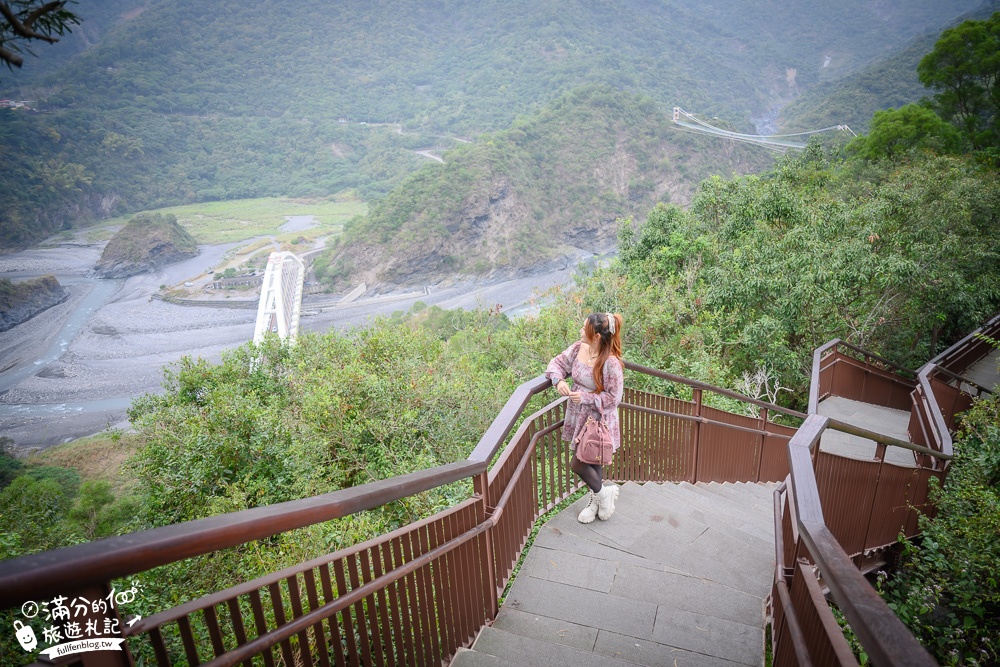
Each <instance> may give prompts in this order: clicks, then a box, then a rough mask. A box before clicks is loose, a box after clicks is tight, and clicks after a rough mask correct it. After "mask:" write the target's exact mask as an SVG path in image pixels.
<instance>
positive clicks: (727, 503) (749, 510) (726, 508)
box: [662, 482, 770, 528]
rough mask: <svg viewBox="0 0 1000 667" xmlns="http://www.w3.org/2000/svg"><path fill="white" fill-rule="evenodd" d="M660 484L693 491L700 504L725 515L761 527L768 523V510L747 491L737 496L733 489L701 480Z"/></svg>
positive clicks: (668, 487) (765, 526) (665, 486)
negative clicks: (713, 486)
mask: <svg viewBox="0 0 1000 667" xmlns="http://www.w3.org/2000/svg"><path fill="white" fill-rule="evenodd" d="M662 486H663V488H665V489H668V490H670V489H671V488H675V489H677V490H685V491H690V492H693V493H694V494H695V496H694V497H695V498H696V499H697V502H699V503H701V505H702V506H704V507H707V508H709V509H711V510H713V511H714V510H719V511H720V512H721V513H723V514H724V515H726V516H734V517H739V518H742V519H743V520H744V522H749V523H752V524H756V525H759V526H761V527H763V528H767V526H768V525H769V516H770V512H769V511H766V510H764V509H763V508H762V507H760V506H759V502H758V498H756V497H755V496H753V495H751V494H750V493H748V492H747V491H744V492H743V493H744V494H746V495H743V496H738V495H736V493H738V492H736V491H735V490H728V489H722V488H721V485H718V486H719V487H720V488H718V489H713V488H712V487H710V486H709V485H708V484H704V483H701V482H699V483H698V485H694V484H689V483H687V482H681V483H680V484H677V485H675V486H673V487H671V486H670V485H667V484H663V485H662ZM734 501H735V502H734Z"/></svg>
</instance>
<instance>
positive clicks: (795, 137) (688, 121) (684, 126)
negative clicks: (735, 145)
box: [674, 107, 858, 152]
mask: <svg viewBox="0 0 1000 667" xmlns="http://www.w3.org/2000/svg"><path fill="white" fill-rule="evenodd" d="M674 123H675V124H676V125H677V126H678V129H680V130H683V131H686V132H695V133H697V134H713V135H715V136H717V137H725V138H726V139H731V140H733V141H741V142H744V143H749V144H757V145H758V146H764V147H765V148H768V149H770V150H774V151H780V152H785V151H787V150H802V149H803V148H805V147H806V144H805V141H808V137H810V136H812V135H814V134H822V133H824V132H850V133H851V135H853V136H858V135H856V134H855V133H854V131H853V130H851V128H849V127H848V126H846V125H831V126H830V127H824V128H823V129H820V130H809V131H808V132H795V133H792V134H743V133H741V132H733V131H731V130H723V129H721V128H718V127H715V126H713V125H710V124H709V123H706V122H705V121H703V120H702V119H700V118H698V117H697V116H695V115H694V114H691V113H688V112H687V111H684V109H681V108H680V107H674Z"/></svg>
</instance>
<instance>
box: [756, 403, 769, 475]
mask: <svg viewBox="0 0 1000 667" xmlns="http://www.w3.org/2000/svg"><path fill="white" fill-rule="evenodd" d="M760 430H761V434H760V449H759V450H757V477H756V478H754V482H756V483H758V484H759V483H760V469H761V467H762V466H763V465H764V443H766V442H767V408H761V409H760Z"/></svg>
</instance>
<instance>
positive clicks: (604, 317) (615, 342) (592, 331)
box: [583, 313, 624, 392]
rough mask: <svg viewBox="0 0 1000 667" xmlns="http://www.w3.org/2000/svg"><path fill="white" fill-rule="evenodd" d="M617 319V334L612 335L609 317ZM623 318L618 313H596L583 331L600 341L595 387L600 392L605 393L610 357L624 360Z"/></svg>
mask: <svg viewBox="0 0 1000 667" xmlns="http://www.w3.org/2000/svg"><path fill="white" fill-rule="evenodd" d="M609 316H610V317H613V318H615V327H614V328H615V332H614V333H611V326H610V323H609V322H608V317H609ZM623 323H624V320H622V316H621V315H619V314H618V313H594V314H592V315H590V316H589V317H588V318H587V322H586V324H584V325H583V330H584V332H585V333H586V334H587V337H588V338H590V339H593V338H594V337H595V336H596V337H597V338H598V339H599V341H600V342H599V343H598V347H597V361H595V362H594V386H595V388H596V390H597V391H598V392H602V391H604V362H606V361H607V360H608V357H612V356H613V357H618V360H619V361H621V358H622V324H623Z"/></svg>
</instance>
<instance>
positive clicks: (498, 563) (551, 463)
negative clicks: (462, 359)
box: [0, 363, 804, 665]
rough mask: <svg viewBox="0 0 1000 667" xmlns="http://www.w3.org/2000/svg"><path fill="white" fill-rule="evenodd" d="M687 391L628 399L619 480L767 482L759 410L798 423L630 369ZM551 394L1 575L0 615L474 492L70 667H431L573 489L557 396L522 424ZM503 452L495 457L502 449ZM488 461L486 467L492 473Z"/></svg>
mask: <svg viewBox="0 0 1000 667" xmlns="http://www.w3.org/2000/svg"><path fill="white" fill-rule="evenodd" d="M626 367H627V368H628V369H629V370H630V371H632V372H639V373H648V374H650V375H653V376H656V377H658V378H660V379H662V380H666V381H668V382H673V383H677V384H680V385H684V386H686V387H687V390H688V391H690V393H691V395H692V400H690V401H686V400H681V399H676V398H667V397H664V396H658V395H655V394H652V393H648V392H641V391H636V390H627V391H626V395H625V401H624V402H623V404H622V405H621V408H620V416H621V424H622V448H621V449H620V450H619V452H618V455H616V457H615V462H614V464H613V465H612V466H609V467H608V469H607V471H606V476H607V477H608V478H609V479H616V480H620V481H624V480H635V481H652V480H655V481H666V480H688V481H692V482H695V481H735V480H741V481H776V480H780V479H782V478H784V477H785V476H786V475H787V472H788V467H787V461H786V460H784V457H783V456H782V453H783V451H784V448H785V443H786V442H787V441H788V439H789V438H790V437H791V436H792V434H793V433H794V432H795V429H793V428H791V427H788V426H782V425H778V424H774V423H772V422H770V421H769V420H768V413H769V412H770V413H784V414H787V415H789V416H793V417H799V418H801V417H802V416H804V415H802V414H801V413H797V412H795V411H791V410H786V409H784V408H781V407H779V406H774V405H770V404H767V403H765V402H762V401H758V400H755V399H751V398H749V397H745V396H741V395H740V394H737V393H735V392H731V391H729V390H726V389H721V388H717V387H712V386H711V385H707V384H704V383H700V382H696V381H692V380H687V379H685V378H682V377H679V376H674V375H670V374H667V373H662V372H660V371H655V370H653V369H647V368H645V367H642V366H638V365H635V364H628V363H627V364H626ZM549 386H550V383H549V382H548V380H546V379H545V378H544V377H539V378H535V379H534V380H531V381H529V382H526V383H524V384H523V385H521V386H520V387H518V388H517V390H515V392H514V394H513V395H512V396H511V398H510V399H509V400H508V401H507V403H506V405H505V406H504V408H503V409H502V410H501V412H500V414H498V415H497V417H496V418H495V419H494V421H493V423H492V425H491V426H490V428H489V429H488V430H487V432H486V433H485V434H484V435H483V437H482V438H481V440H480V442H479V444H478V445H477V446H476V448H475V449H474V450H473V452H472V454H471V455H470V456H469V458H468V459H467V460H466V461H461V462H457V463H451V464H447V465H443V466H439V467H437V468H432V469H429V470H423V471H419V472H415V473H411V474H408V475H403V476H401V477H397V478H394V479H390V480H383V481H379V482H374V483H371V484H366V485H364V486H360V487H355V488H352V489H344V490H341V491H336V492H333V493H328V494H324V495H321V496H317V497H314V498H307V499H303V500H298V501H292V502H287V503H280V504H277V505H273V506H269V507H261V508H256V509H251V510H245V511H242V512H236V513H233V514H228V515H222V516H216V517H211V518H208V519H202V520H198V521H191V522H187V523H184V524H178V525H174V526H166V527H163V528H158V529H154V530H150V531H145V532H142V533H137V534H133V535H124V536H121V537H115V538H110V539H106V540H100V541H97V542H92V543H88V544H82V545H77V546H74V547H69V548H66V549H60V550H56V551H52V552H46V553H43V554H36V555H33V556H27V557H23V558H18V559H15V560H11V561H6V562H4V563H3V564H2V565H0V604H2V606H3V607H4V608H8V607H12V606H13V607H16V606H17V605H20V604H21V603H22V602H23V601H24V600H25V599H26V598H28V597H33V598H35V599H44V598H46V597H49V596H54V595H64V596H68V597H71V598H72V597H74V596H80V595H83V596H87V597H88V598H89V599H93V598H101V597H103V596H105V595H107V593H108V592H109V587H110V583H109V582H111V581H112V580H114V579H117V578H121V577H127V576H128V575H131V574H135V573H138V572H142V571H146V570H149V569H151V568H153V567H157V566H159V565H164V564H167V563H172V562H175V561H179V560H183V559H187V558H192V557H195V556H199V555H203V554H211V553H214V552H216V551H219V550H221V549H225V548H228V547H232V546H236V545H239V544H243V543H246V542H249V541H252V540H257V539H262V538H266V537H269V536H271V535H275V534H278V533H281V532H284V531H288V530H293V529H296V528H301V527H304V526H308V525H312V524H315V523H319V522H323V521H329V520H331V519H335V518H338V517H342V516H347V515H349V514H352V513H354V512H358V511H362V510H365V509H371V508H374V507H378V506H380V505H383V504H385V503H389V502H393V501H396V500H400V499H402V498H406V497H409V496H411V495H414V494H417V493H421V492H424V491H427V490H430V489H433V488H436V487H438V486H442V485H445V484H450V483H453V482H456V481H460V480H464V479H470V478H471V479H472V482H473V488H474V496H473V497H472V498H470V499H469V500H466V501H464V502H462V503H460V504H458V505H456V506H455V507H452V508H450V509H448V510H446V511H443V512H439V513H437V514H435V515H433V516H431V517H428V518H426V519H423V520H422V521H418V522H417V523H414V524H411V525H408V526H405V527H402V528H400V529H398V530H395V531H393V532H391V533H388V534H385V535H381V536H379V537H377V538H375V539H373V540H370V541H368V542H365V543H362V544H358V545H355V546H353V547H350V548H348V549H344V550H341V551H338V552H335V553H331V554H327V555H325V556H321V557H319V558H317V559H314V560H312V561H309V562H306V563H302V564H299V565H296V566H294V567H291V568H288V569H285V570H282V571H280V572H275V573H273V574H270V575H267V576H264V577H261V578H258V579H255V580H253V581H249V582H246V583H244V584H240V585H237V586H234V587H231V588H229V589H226V590H224V591H219V592H217V593H213V594H210V595H207V596H204V597H201V598H198V599H196V600H191V601H189V602H186V603H184V604H182V605H180V606H178V607H175V608H173V609H169V610H167V611H165V612H162V613H159V614H156V615H154V616H152V617H149V618H145V619H142V620H140V621H139V622H138V623H136V624H135V625H134V626H132V627H131V628H128V629H127V630H126V631H125V635H126V636H127V637H128V638H129V643H126V650H125V651H123V652H121V653H117V652H106V651H105V652H91V653H85V654H81V655H79V656H76V657H78V658H81V659H82V660H83V662H82V664H85V665H91V664H114V665H122V664H132V655H131V653H130V652H129V650H128V647H129V644H131V645H132V646H133V647H134V648H136V649H139V648H140V647H141V646H144V645H145V646H148V648H146V649H142V650H143V651H148V652H149V653H150V654H152V657H153V658H154V659H155V660H156V662H157V663H158V664H161V665H169V664H173V663H174V662H176V661H178V660H183V661H186V662H187V663H188V664H192V665H193V664H201V663H204V662H207V663H208V664H211V665H233V664H237V663H243V664H246V665H250V664H256V663H257V661H260V660H262V661H263V664H265V665H272V664H277V663H279V662H280V663H283V664H293V663H295V664H297V663H301V664H304V665H312V664H320V665H330V664H336V665H347V664H352V665H357V664H366V665H395V664H407V665H409V664H441V662H442V661H447V660H448V659H449V658H450V656H452V655H453V654H454V653H455V651H456V650H457V648H458V647H460V646H463V645H467V644H468V643H469V642H470V641H471V639H472V638H473V637H474V636H475V633H476V632H478V630H479V628H481V627H482V626H483V624H484V623H486V622H487V620H488V619H491V618H493V617H494V616H495V615H496V612H497V599H498V595H499V594H500V592H502V590H503V587H504V585H505V584H506V583H507V581H508V580H509V578H510V574H511V572H512V569H513V567H514V565H515V564H516V562H517V559H518V557H519V556H520V554H521V551H522V550H523V548H524V545H525V542H526V540H527V538H528V536H529V535H530V532H531V529H532V527H533V525H534V522H535V520H536V519H537V517H538V516H539V515H540V514H542V513H544V512H545V511H547V510H548V509H551V508H552V507H554V506H555V505H556V504H558V503H559V502H560V501H561V500H563V499H565V498H566V497H567V496H569V495H570V494H572V493H573V491H575V490H576V489H577V488H579V485H580V482H579V480H577V479H576V478H575V476H574V475H573V474H572V473H571V471H570V467H569V454H568V450H567V448H566V447H565V446H564V444H563V443H561V442H560V433H559V430H560V427H561V425H562V415H563V410H564V403H565V399H562V398H560V399H559V400H556V401H555V402H553V403H550V404H549V405H547V406H546V407H544V408H543V409H542V410H540V411H538V412H536V413H535V414H533V415H531V416H529V417H527V418H525V419H524V420H523V422H522V423H521V425H520V427H519V428H518V430H517V432H516V433H515V434H514V435H513V436H512V437H511V438H510V440H509V442H508V443H507V445H506V446H505V447H504V442H505V441H507V438H508V435H509V434H510V432H511V430H512V429H513V426H514V425H515V424H516V423H517V422H518V420H519V419H521V417H522V415H523V412H524V409H525V407H526V406H527V404H528V401H529V400H530V399H531V398H532V397H533V396H534V395H536V394H538V393H540V392H542V391H545V390H546V389H547V388H548V387H549ZM706 392H708V393H715V394H718V395H720V396H725V397H727V398H730V399H737V400H740V401H743V402H745V403H749V404H753V405H756V406H758V407H760V408H762V410H761V411H760V415H759V417H757V418H753V417H747V416H743V415H737V414H733V413H728V412H724V411H721V410H718V409H716V408H713V407H711V406H708V405H705V404H704V402H703V400H702V399H703V395H704V394H705V393H706ZM501 447H503V449H502V451H501ZM490 462H492V466H490Z"/></svg>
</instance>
